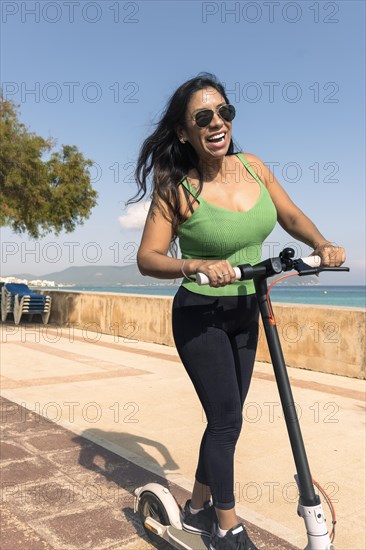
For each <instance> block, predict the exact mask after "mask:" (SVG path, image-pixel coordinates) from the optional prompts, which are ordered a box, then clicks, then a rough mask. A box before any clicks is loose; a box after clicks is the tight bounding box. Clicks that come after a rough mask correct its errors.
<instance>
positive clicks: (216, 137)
mask: <svg viewBox="0 0 366 550" xmlns="http://www.w3.org/2000/svg"><path fill="white" fill-rule="evenodd" d="M224 137H225V133H224V132H223V133H222V134H215V135H214V136H211V137H209V138H207V140H208V141H211V140H213V139H223V138H224Z"/></svg>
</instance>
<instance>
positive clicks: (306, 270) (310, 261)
mask: <svg viewBox="0 0 366 550" xmlns="http://www.w3.org/2000/svg"><path fill="white" fill-rule="evenodd" d="M294 254H295V252H294V250H293V249H292V248H285V249H284V250H283V251H282V252H281V253H280V255H279V256H278V257H277V258H269V259H267V260H264V261H263V262H260V263H259V264H256V265H250V264H242V265H238V266H237V267H234V271H235V275H236V280H237V281H245V280H249V279H257V278H261V277H262V278H264V279H266V278H268V277H272V276H273V275H277V274H279V273H282V272H283V271H291V270H293V269H294V270H296V271H297V272H298V274H299V275H300V276H304V275H314V274H316V273H320V272H321V271H349V267H327V266H323V265H322V263H321V258H320V256H316V255H312V256H307V257H306V258H297V259H293V257H294ZM196 282H197V284H199V285H208V284H209V283H210V279H209V277H208V276H207V275H205V273H200V272H198V273H197V275H196Z"/></svg>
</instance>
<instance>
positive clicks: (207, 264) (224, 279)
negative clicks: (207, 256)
mask: <svg viewBox="0 0 366 550" xmlns="http://www.w3.org/2000/svg"><path fill="white" fill-rule="evenodd" d="M195 273H204V274H205V275H207V277H208V278H209V280H210V283H209V286H212V287H214V288H219V287H222V286H226V285H229V284H231V283H234V282H235V281H236V275H235V271H234V269H233V268H232V266H231V264H230V262H229V261H228V260H202V261H200V262H199V263H198V264H197V265H196V266H195Z"/></svg>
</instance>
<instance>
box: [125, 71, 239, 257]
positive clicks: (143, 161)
mask: <svg viewBox="0 0 366 550" xmlns="http://www.w3.org/2000/svg"><path fill="white" fill-rule="evenodd" d="M205 88H214V89H215V90H217V91H218V92H219V93H220V94H221V95H222V97H223V98H224V99H225V101H226V103H229V100H228V98H227V96H226V93H225V89H224V86H223V85H222V84H221V83H220V82H219V81H218V80H217V78H216V77H215V75H213V74H211V73H200V74H199V75H198V76H197V77H195V78H192V79H190V80H188V81H187V82H185V83H184V84H182V85H181V86H179V88H178V89H177V90H176V91H175V92H174V94H173V95H172V96H171V98H170V100H169V101H168V104H167V106H166V109H165V111H164V112H163V115H162V117H161V119H160V121H159V122H158V123H157V128H156V130H155V132H153V133H152V134H151V135H150V136H149V137H148V138H146V139H145V141H144V142H143V144H142V147H141V149H140V153H139V157H138V161H137V167H136V171H135V179H136V183H137V187H138V191H137V193H136V195H135V196H134V197H132V198H131V199H129V200H128V201H127V203H126V205H128V204H131V203H136V202H138V201H140V200H142V199H143V198H144V196H145V195H146V193H147V183H148V180H149V177H150V175H151V173H152V176H153V178H152V189H151V192H150V198H151V199H152V209H151V212H152V215H153V212H154V208H159V210H160V211H161V213H162V214H163V216H164V217H165V218H167V219H169V220H171V221H172V226H173V240H172V243H171V247H170V250H171V251H172V250H173V251H174V250H175V249H176V248H175V246H174V242H175V239H176V237H177V230H178V226H179V224H180V223H182V222H183V221H184V219H185V218H184V217H183V216H182V214H181V204H180V195H179V192H178V184H179V183H180V182H181V180H182V179H183V178H184V176H186V174H187V173H188V171H189V170H190V169H192V168H195V169H196V171H197V173H198V176H199V189H198V193H200V192H201V190H202V186H203V176H202V173H201V170H200V167H199V158H198V156H197V154H196V152H195V150H194V149H193V147H192V146H191V145H190V143H188V142H186V143H185V144H182V143H181V142H180V140H179V139H178V135H177V128H178V127H182V128H184V127H185V116H186V111H187V106H188V103H189V101H190V99H191V97H192V95H193V94H194V93H195V92H197V91H200V90H203V89H205ZM227 154H228V155H232V154H234V143H233V140H231V141H230V145H229V149H228V152H227ZM161 201H162V202H163V204H164V206H166V211H165V210H164V208H162V207H161V204H160V203H161ZM187 209H188V207H187Z"/></svg>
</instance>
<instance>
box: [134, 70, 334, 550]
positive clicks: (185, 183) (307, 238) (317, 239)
mask: <svg viewBox="0 0 366 550" xmlns="http://www.w3.org/2000/svg"><path fill="white" fill-rule="evenodd" d="M234 116H235V108H234V107H233V106H231V105H229V101H228V98H227V96H226V93H225V90H224V88H223V86H222V85H221V84H220V83H219V82H218V81H217V80H216V78H215V77H214V76H213V75H209V74H204V75H199V76H198V77H197V78H193V79H191V80H189V81H187V82H185V83H184V84H182V85H181V86H180V87H179V88H178V89H177V90H176V92H175V93H174V94H173V96H172V97H171V99H170V101H169V102H168V105H167V108H166V110H165V112H164V114H163V116H162V118H161V120H160V122H159V123H158V125H157V128H156V130H155V132H154V133H153V134H152V135H150V136H149V137H148V138H147V139H146V140H145V142H144V143H143V146H142V148H141V151H140V156H139V160H138V165H137V169H136V180H137V182H138V186H139V192H138V194H137V195H136V197H139V198H136V197H134V199H131V200H130V201H129V202H136V200H140V199H141V198H142V197H143V196H145V194H146V192H147V180H148V178H149V176H150V175H152V178H153V190H152V202H151V206H150V210H149V213H148V216H147V219H146V223H145V228H144V232H143V236H142V240H141V244H140V247H139V250H138V254H137V263H138V267H139V269H140V271H141V273H142V274H143V275H149V276H152V277H157V278H162V279H176V278H179V277H183V282H182V285H181V286H180V288H179V290H178V292H177V293H176V295H175V297H174V301H173V334H174V340H175V344H176V347H177V350H178V353H179V355H180V358H181V360H182V363H183V365H184V367H185V369H186V371H187V373H188V375H189V376H190V378H191V380H192V383H193V385H194V388H195V390H196V392H197V394H198V397H199V399H200V401H201V403H202V406H203V408H204V410H205V413H206V417H207V428H206V430H205V433H204V435H203V438H202V442H201V446H200V451H199V459H198V466H197V470H196V476H195V483H194V488H193V493H192V498H191V499H190V500H189V501H188V502H187V503H186V505H185V508H184V521H183V527H184V529H186V530H188V531H191V532H195V533H206V534H209V535H211V541H210V548H211V550H224V549H225V550H230V549H231V548H233V549H235V550H255V548H256V546H255V545H254V544H253V542H252V541H251V540H250V539H249V537H248V535H247V533H246V530H245V528H244V526H243V525H242V524H240V523H238V518H237V516H236V513H235V501H234V494H233V487H234V450H235V445H236V441H237V439H238V437H239V434H240V430H241V424H242V409H243V404H244V400H245V397H246V395H247V392H248V389H249V384H250V380H251V376H252V370H253V365H254V359H255V352H256V346H257V337H258V306H257V302H256V298H255V294H254V285H253V282H251V281H245V282H242V281H236V280H235V273H234V271H233V266H235V265H237V264H239V263H251V264H255V263H258V262H259V261H260V259H261V248H262V243H263V241H264V240H265V238H266V237H267V236H268V235H269V234H270V232H271V231H272V229H273V228H274V226H275V224H276V221H277V220H278V222H279V223H280V224H281V226H282V227H283V228H284V229H285V230H286V231H287V232H288V233H289V234H290V235H291V236H292V237H294V238H296V239H299V240H300V241H302V242H304V243H306V244H307V245H310V246H311V247H312V248H313V249H314V251H315V252H316V253H317V254H319V255H320V256H321V258H322V262H323V263H324V264H325V265H329V266H339V265H341V264H342V263H343V262H344V260H345V255H344V250H343V249H342V248H339V247H335V246H333V245H332V244H331V243H330V242H329V241H328V240H327V239H325V238H324V237H323V236H322V235H321V234H320V233H319V231H318V229H317V228H316V227H315V225H314V224H313V223H312V222H311V221H310V219H309V218H307V217H306V216H305V214H303V212H301V210H300V209H299V208H298V207H297V206H295V204H294V203H293V202H292V201H291V199H290V198H289V197H288V195H287V194H286V192H285V191H284V190H283V188H282V187H281V186H280V184H279V183H278V181H277V180H276V178H275V177H274V176H273V174H271V173H270V171H269V170H268V168H267V167H266V166H265V165H264V164H263V162H262V161H261V160H260V159H259V158H258V157H257V156H255V155H252V154H248V153H245V154H242V153H238V154H234V145H233V141H232V121H233V119H234ZM176 238H179V245H180V249H181V252H182V258H181V259H177V258H176V257H172V255H169V254H168V253H169V251H175V250H176V247H174V245H175V240H176ZM173 256H176V254H174V255H173ZM197 272H202V273H205V274H206V275H207V276H208V277H209V280H210V283H209V285H208V286H199V285H198V284H197V283H196V282H195V278H194V275H195V274H196V273H197ZM211 497H212V501H211ZM212 503H213V505H212ZM216 524H217V525H216Z"/></svg>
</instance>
